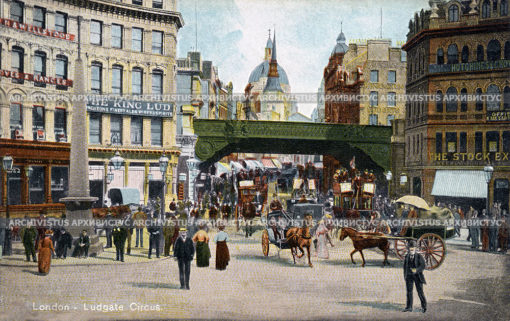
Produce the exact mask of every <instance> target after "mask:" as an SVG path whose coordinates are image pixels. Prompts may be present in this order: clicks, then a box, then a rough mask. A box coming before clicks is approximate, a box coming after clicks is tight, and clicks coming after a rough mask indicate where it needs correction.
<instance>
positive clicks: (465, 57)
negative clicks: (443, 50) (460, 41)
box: [461, 46, 469, 64]
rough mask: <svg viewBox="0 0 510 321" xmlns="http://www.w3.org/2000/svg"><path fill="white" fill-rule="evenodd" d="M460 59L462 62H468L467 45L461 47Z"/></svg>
mask: <svg viewBox="0 0 510 321" xmlns="http://www.w3.org/2000/svg"><path fill="white" fill-rule="evenodd" d="M461 61H462V63H463V64H465V63H467V62H469V47H468V46H464V47H463V48H462V54H461Z"/></svg>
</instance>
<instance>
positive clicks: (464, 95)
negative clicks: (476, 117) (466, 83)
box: [460, 88, 468, 111]
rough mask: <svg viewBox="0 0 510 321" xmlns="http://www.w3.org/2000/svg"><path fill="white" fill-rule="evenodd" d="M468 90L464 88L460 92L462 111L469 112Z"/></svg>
mask: <svg viewBox="0 0 510 321" xmlns="http://www.w3.org/2000/svg"><path fill="white" fill-rule="evenodd" d="M467 98H468V97H467V89H466V88H462V89H461V90H460V111H467V109H468V101H467Z"/></svg>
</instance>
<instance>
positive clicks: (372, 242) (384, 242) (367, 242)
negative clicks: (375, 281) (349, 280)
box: [340, 227, 390, 267]
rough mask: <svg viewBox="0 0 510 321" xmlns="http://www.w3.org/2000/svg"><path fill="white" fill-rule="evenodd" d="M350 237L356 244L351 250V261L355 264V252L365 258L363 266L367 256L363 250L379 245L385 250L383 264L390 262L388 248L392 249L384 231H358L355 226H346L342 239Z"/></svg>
mask: <svg viewBox="0 0 510 321" xmlns="http://www.w3.org/2000/svg"><path fill="white" fill-rule="evenodd" d="M347 236H348V237H350V238H351V240H352V245H354V251H352V252H351V261H352V263H353V264H356V262H354V258H353V257H352V256H353V254H354V253H356V252H358V251H359V253H360V254H361V258H362V259H363V264H362V265H361V266H362V267H364V266H365V257H364V256H363V252H362V250H364V249H368V248H373V247H378V248H379V249H381V251H383V252H384V261H383V266H384V265H386V264H388V265H390V263H389V262H388V250H389V249H390V243H389V242H388V239H386V238H384V234H383V233H374V232H358V231H356V230H355V229H353V228H350V227H344V228H342V231H341V232H340V241H343V240H344V239H345V238H346V237H347Z"/></svg>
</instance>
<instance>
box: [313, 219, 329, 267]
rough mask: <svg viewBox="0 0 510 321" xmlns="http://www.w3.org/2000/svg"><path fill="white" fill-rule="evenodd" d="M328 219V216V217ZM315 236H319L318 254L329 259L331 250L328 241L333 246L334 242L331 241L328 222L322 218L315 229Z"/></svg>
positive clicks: (321, 257)
mask: <svg viewBox="0 0 510 321" xmlns="http://www.w3.org/2000/svg"><path fill="white" fill-rule="evenodd" d="M326 219H327V218H326ZM315 236H316V237H317V240H318V241H317V256H318V257H319V258H320V259H329V252H328V248H327V244H326V242H329V244H330V245H331V247H333V246H334V245H333V243H332V242H331V238H330V237H329V228H328V224H327V223H326V222H325V221H324V220H321V221H320V222H319V227H317V230H316V231H315Z"/></svg>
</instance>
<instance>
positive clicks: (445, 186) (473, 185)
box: [431, 170, 487, 198]
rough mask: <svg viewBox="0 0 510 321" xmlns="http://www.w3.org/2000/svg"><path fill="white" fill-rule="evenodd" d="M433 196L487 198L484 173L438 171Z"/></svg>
mask: <svg viewBox="0 0 510 321" xmlns="http://www.w3.org/2000/svg"><path fill="white" fill-rule="evenodd" d="M431 194H432V195H434V196H449V197H467V198H486V197H487V182H486V181H485V175H484V173H483V171H462V170H438V171H436V177H435V178H434V186H433V187H432V193H431Z"/></svg>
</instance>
